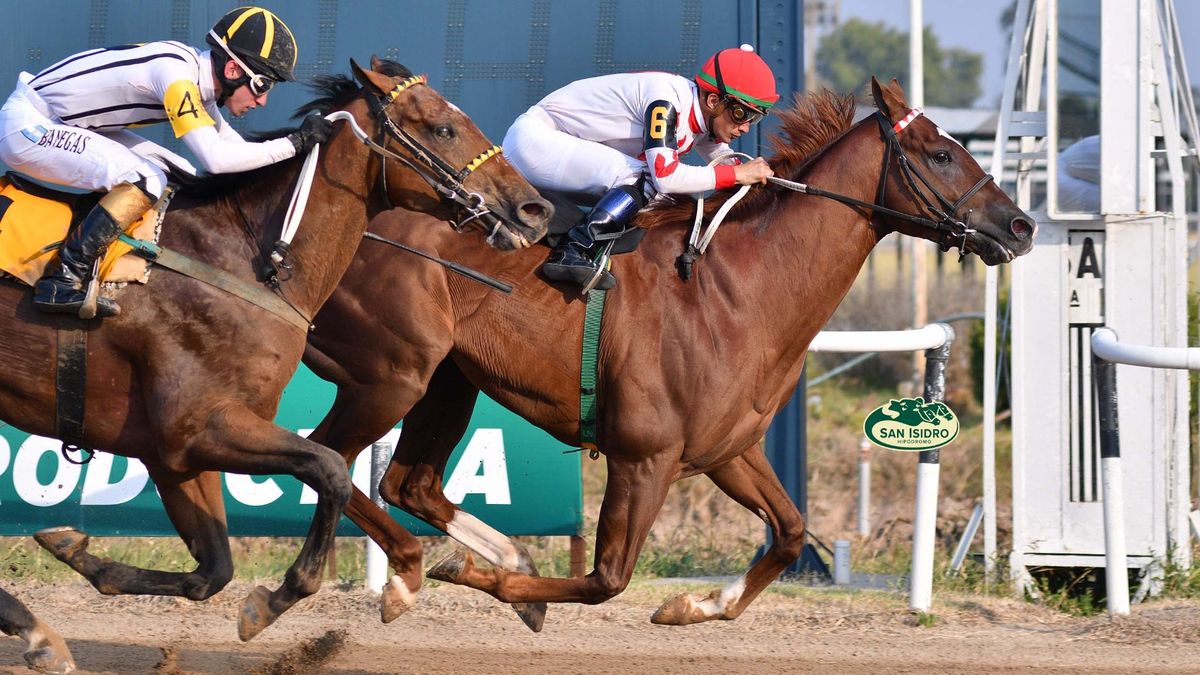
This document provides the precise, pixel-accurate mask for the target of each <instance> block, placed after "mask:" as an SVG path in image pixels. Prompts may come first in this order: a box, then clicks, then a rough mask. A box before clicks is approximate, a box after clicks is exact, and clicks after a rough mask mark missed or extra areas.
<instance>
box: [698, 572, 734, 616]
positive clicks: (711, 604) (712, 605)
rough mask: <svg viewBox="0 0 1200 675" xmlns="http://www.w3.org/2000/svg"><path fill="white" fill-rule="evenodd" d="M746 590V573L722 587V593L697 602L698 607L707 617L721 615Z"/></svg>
mask: <svg viewBox="0 0 1200 675" xmlns="http://www.w3.org/2000/svg"><path fill="white" fill-rule="evenodd" d="M744 592H746V577H745V575H743V576H740V577H738V579H737V581H735V582H733V583H732V584H729V585H728V586H726V587H725V588H723V589H721V594H720V595H718V596H717V597H715V598H713V599H712V600H702V601H700V602H697V603H695V604H696V607H697V609H699V610H700V611H701V612H704V616H706V617H709V618H712V617H716V616H721V615H722V614H724V613H725V610H727V609H729V608H730V607H731V606H733V604H734V603H736V602H737V601H738V600H740V599H741V597H742V593H744Z"/></svg>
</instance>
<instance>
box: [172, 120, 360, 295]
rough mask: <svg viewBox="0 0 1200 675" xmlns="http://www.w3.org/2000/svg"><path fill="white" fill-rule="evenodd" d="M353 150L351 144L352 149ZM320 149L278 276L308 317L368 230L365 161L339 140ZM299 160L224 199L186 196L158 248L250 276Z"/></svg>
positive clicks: (276, 223)
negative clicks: (293, 233)
mask: <svg viewBox="0 0 1200 675" xmlns="http://www.w3.org/2000/svg"><path fill="white" fill-rule="evenodd" d="M351 144H353V146H352V145H351ZM328 146H329V147H327V148H322V150H321V152H322V154H323V155H324V154H328V156H329V159H322V160H321V162H320V163H319V164H318V166H317V171H316V173H315V176H314V178H313V181H312V187H311V191H310V193H309V198H308V205H307V207H306V209H305V212H304V216H303V219H302V220H301V221H300V225H299V228H298V229H297V230H296V233H295V238H294V239H293V241H292V242H291V245H290V249H289V252H288V255H287V257H286V260H285V263H286V264H287V265H289V266H290V268H291V269H285V270H282V273H281V274H280V275H279V277H280V279H282V280H283V285H282V292H283V294H284V295H285V296H286V297H287V299H288V301H289V302H291V303H293V304H294V305H295V306H296V307H298V308H299V309H301V310H302V311H304V312H305V313H306V314H309V315H310V316H311V314H312V313H314V312H315V311H316V310H317V308H319V307H320V305H321V303H323V302H324V301H325V300H326V299H327V298H328V297H329V294H330V293H332V292H333V289H334V287H335V286H336V285H337V282H338V280H339V279H340V278H341V276H342V274H343V273H344V272H345V270H346V268H347V267H349V264H350V260H351V258H352V257H353V256H354V252H355V250H356V249H357V247H358V243H359V241H361V239H362V233H363V231H364V230H366V226H367V208H368V207H367V203H366V202H367V193H368V186H367V182H368V181H367V178H364V176H366V175H367V168H368V167H367V162H368V161H369V156H368V155H367V153H366V150H365V149H362V148H360V147H359V146H358V144H357V143H356V142H354V139H353V137H350V136H349V134H346V135H345V137H343V138H340V139H337V140H335V141H333V142H331V143H330V144H328ZM301 166H302V161H301V160H299V159H297V160H294V161H287V162H282V163H279V164H276V165H273V166H271V167H269V168H267V169H266V170H264V171H263V172H261V173H258V174H256V175H254V176H248V177H247V179H249V180H255V181H256V182H255V184H254V185H252V186H250V185H243V186H241V187H239V188H237V189H236V190H234V191H232V192H231V193H229V194H227V195H225V196H224V197H214V198H199V199H200V201H198V202H197V201H193V199H192V198H190V197H189V196H188V195H187V193H186V188H185V192H184V193H183V195H181V198H180V200H179V202H178V203H177V204H176V206H178V207H180V208H173V209H172V211H171V213H169V214H168V220H167V221H166V223H165V227H164V236H163V243H164V245H166V246H168V247H170V248H174V249H176V250H179V251H180V252H182V253H184V254H185V255H190V256H194V257H196V258H198V259H200V260H203V261H205V262H208V263H210V264H213V265H216V266H217V267H220V268H222V269H224V270H226V271H228V272H231V273H233V274H235V275H238V276H241V277H244V278H249V277H254V276H257V274H258V270H257V269H256V268H255V267H256V265H259V264H263V263H264V262H265V260H266V257H267V256H269V255H270V253H271V251H272V248H273V245H274V242H275V241H277V240H279V239H280V237H281V234H282V227H283V223H284V219H285V215H286V213H287V209H288V204H289V203H290V201H291V196H292V193H293V191H294V189H295V187H296V184H297V180H298V179H299V177H300V174H301Z"/></svg>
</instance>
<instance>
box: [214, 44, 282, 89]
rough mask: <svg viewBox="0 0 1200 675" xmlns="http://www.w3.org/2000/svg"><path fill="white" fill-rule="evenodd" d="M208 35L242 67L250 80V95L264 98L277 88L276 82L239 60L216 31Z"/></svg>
mask: <svg viewBox="0 0 1200 675" xmlns="http://www.w3.org/2000/svg"><path fill="white" fill-rule="evenodd" d="M208 34H209V35H210V36H212V39H213V40H216V42H217V44H219V45H221V49H222V50H223V51H224V52H225V54H226V56H228V57H229V58H231V59H233V62H234V63H236V64H238V66H240V67H241V69H242V72H243V73H245V74H246V78H247V79H249V82H248V83H247V84H249V85H250V93H251V94H254V96H255V98H257V97H259V96H262V95H263V94H265V93H267V92H268V91H271V87H274V86H275V80H273V79H271V78H269V77H267V76H266V75H259V74H258V73H256V72H254V71H253V70H250V66H247V65H246V63H245V62H244V61H242V60H241V59H239V58H238V57H237V54H234V53H233V50H232V49H230V48H229V46H228V45H226V44H225V41H224V40H222V39H221V38H220V37H219V36H217V34H216V33H215V32H214V31H211V30H210V31H208Z"/></svg>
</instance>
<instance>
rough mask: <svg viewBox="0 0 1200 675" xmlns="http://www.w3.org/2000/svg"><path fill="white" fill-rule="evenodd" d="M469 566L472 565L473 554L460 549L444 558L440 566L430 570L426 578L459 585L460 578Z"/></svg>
mask: <svg viewBox="0 0 1200 675" xmlns="http://www.w3.org/2000/svg"><path fill="white" fill-rule="evenodd" d="M469 565H471V554H470V553H469V552H467V551H464V550H463V549H458V550H456V551H455V552H454V553H451V554H450V555H448V556H446V557H445V558H443V559H442V561H441V562H439V563H438V564H436V565H434V566H433V567H431V568H429V571H428V572H426V573H425V576H426V577H429V578H430V579H436V580H438V581H449V582H450V583H452V584H456V583H458V578H459V576H461V575H462V573H463V572H464V571H466V569H467V567H468V566H469Z"/></svg>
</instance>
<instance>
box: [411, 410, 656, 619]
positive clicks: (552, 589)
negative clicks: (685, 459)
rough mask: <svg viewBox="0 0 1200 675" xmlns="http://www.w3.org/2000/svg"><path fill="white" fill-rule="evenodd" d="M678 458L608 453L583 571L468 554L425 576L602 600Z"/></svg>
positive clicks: (509, 597) (631, 554)
mask: <svg viewBox="0 0 1200 675" xmlns="http://www.w3.org/2000/svg"><path fill="white" fill-rule="evenodd" d="M406 428H407V427H406ZM678 462H679V454H678V453H672V452H657V453H649V454H648V456H645V457H641V458H638V459H636V460H626V459H614V457H613V456H612V455H610V456H609V458H608V484H607V486H606V487H605V491H604V503H603V505H602V506H601V507H600V520H599V524H598V526H597V528H596V558H595V559H596V562H595V567H594V569H593V570H592V572H591V573H590V574H588V575H587V576H586V577H582V578H570V579H553V578H548V577H534V576H529V575H527V574H521V573H518V572H509V571H507V570H503V569H481V568H478V567H476V566H475V564H474V562H473V561H472V560H471V557H470V555H468V554H464V555H459V556H457V558H455V559H447V560H445V561H443V562H442V563H439V565H438V566H437V567H435V568H434V569H432V570H430V571H429V576H430V577H432V578H434V579H442V580H444V581H450V582H453V583H457V584H462V585H465V586H470V587H472V588H477V589H479V590H481V591H484V592H485V593H488V594H490V595H492V596H493V597H495V598H496V599H497V600H501V601H503V602H583V603H587V604H598V603H601V602H604V601H605V600H608V599H610V598H612V597H614V596H616V595H617V594H618V593H620V592H621V591H623V590H625V587H626V586H628V585H629V579H630V578H631V577H632V576H633V568H634V565H635V564H636V563H637V557H638V553H640V552H641V549H642V545H643V544H644V543H645V541H646V535H647V534H649V532H650V526H651V525H652V524H653V523H654V518H655V517H656V516H657V515H658V512H659V510H660V509H662V504H663V501H664V500H665V499H666V497H667V490H668V488H670V486H671V482H672V480H673V478H674V476H675V474H676V472H677V471H678Z"/></svg>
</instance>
